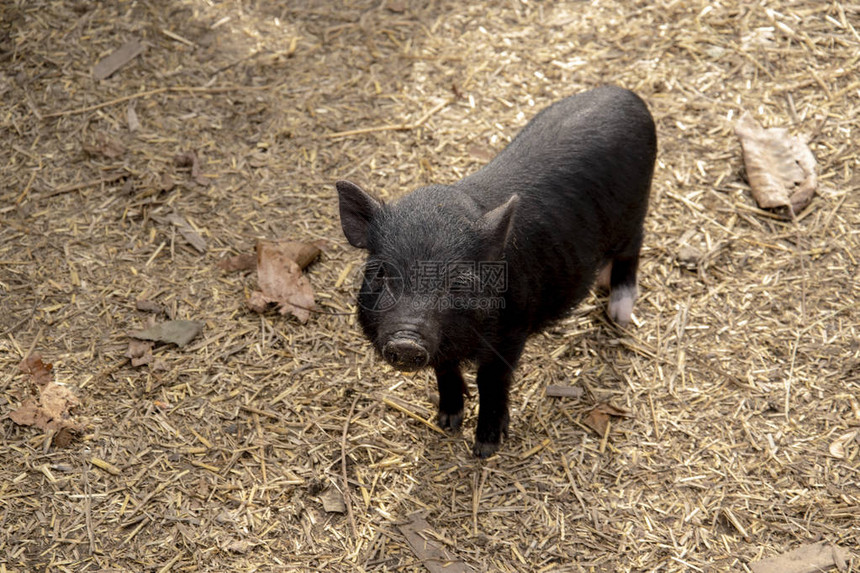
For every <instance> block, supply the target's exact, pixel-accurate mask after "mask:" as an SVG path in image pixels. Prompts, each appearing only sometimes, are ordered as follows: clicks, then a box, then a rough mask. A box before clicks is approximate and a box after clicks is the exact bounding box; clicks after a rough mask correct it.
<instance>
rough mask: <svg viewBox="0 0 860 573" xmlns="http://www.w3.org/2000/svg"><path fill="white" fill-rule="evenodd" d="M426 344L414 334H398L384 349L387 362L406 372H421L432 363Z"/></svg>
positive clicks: (395, 334) (404, 332)
mask: <svg viewBox="0 0 860 573" xmlns="http://www.w3.org/2000/svg"><path fill="white" fill-rule="evenodd" d="M425 346H426V345H425V344H424V342H423V341H422V340H421V339H420V338H419V337H418V336H417V335H416V334H414V333H412V332H407V331H401V332H396V333H394V335H392V337H391V338H390V339H389V340H388V342H386V343H385V346H383V347H382V357H383V358H384V359H385V361H386V362H388V363H389V364H391V365H392V366H394V367H395V368H397V369H398V370H402V371H404V372H413V371H415V370H419V369H421V368H423V367H425V366H427V363H428V362H429V361H430V353H429V352H427V348H426V347H425Z"/></svg>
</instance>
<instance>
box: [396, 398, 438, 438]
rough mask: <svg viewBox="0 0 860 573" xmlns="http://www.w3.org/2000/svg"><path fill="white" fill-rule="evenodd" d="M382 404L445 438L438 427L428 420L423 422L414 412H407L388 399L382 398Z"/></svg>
mask: <svg viewBox="0 0 860 573" xmlns="http://www.w3.org/2000/svg"><path fill="white" fill-rule="evenodd" d="M382 402H383V403H384V404H386V405H388V406H391V407H392V408H394V409H395V410H397V411H399V412H403V413H404V414H406V415H407V416H409V417H410V418H414V419H416V420H418V421H419V422H421V423H422V424H424V425H425V426H427V427H428V428H430V429H431V430H433V431H434V432H436V433H437V434H442V435H443V436H447V434H446V433H445V431H444V430H442V429H441V428H440V427H439V426H437V425H436V424H434V423H432V422H430V421H428V420H425V419H424V418H422V417H421V416H419V415H418V414H416V413H415V412H412V411H410V410H407V409H406V408H404V407H403V406H401V405H400V404H397V403H396V402H392V401H391V400H389V399H388V398H383V399H382Z"/></svg>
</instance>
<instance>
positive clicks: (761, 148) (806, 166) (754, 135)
mask: <svg viewBox="0 0 860 573" xmlns="http://www.w3.org/2000/svg"><path fill="white" fill-rule="evenodd" d="M735 134H736V135H737V136H738V139H740V142H741V147H742V148H743V152H744V164H745V165H746V170H747V178H748V179H749V184H750V188H751V190H752V195H753V197H754V198H755V200H756V203H758V205H759V207H761V208H762V209H772V208H776V207H788V208H789V209H791V212H792V213H795V214H796V213H799V212H800V211H801V210H803V208H804V207H806V206H807V205H808V204H809V203H810V201H812V197H813V196H814V195H815V189H816V187H817V186H818V180H817V177H816V174H815V166H816V163H815V156H813V155H812V151H810V149H809V146H808V145H807V143H806V141H804V140H803V139H801V138H800V137H796V136H792V135H790V134H789V133H788V130H787V129H785V128H781V127H773V128H769V129H764V128H762V127H761V126H760V125H759V124H758V122H757V121H756V120H755V119H753V117H752V116H751V115H750V114H748V113H744V114H743V115H742V116H741V118H740V119H739V120H738V121H737V122H736V123H735Z"/></svg>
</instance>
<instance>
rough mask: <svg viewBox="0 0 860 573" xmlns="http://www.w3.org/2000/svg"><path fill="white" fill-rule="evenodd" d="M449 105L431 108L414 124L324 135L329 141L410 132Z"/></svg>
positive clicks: (441, 104)
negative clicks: (354, 136) (378, 132)
mask: <svg viewBox="0 0 860 573" xmlns="http://www.w3.org/2000/svg"><path fill="white" fill-rule="evenodd" d="M450 103H451V100H445V101H443V102H442V103H440V104H438V105H437V106H435V107H433V108H432V109H431V110H430V111H428V112H427V113H425V114H424V115H422V116H421V117H420V118H419V119H418V121H416V122H414V123H401V124H400V125H377V126H374V127H362V128H359V129H350V130H348V131H338V132H337V133H329V134H328V135H326V137H327V138H329V139H335V138H337V137H348V136H350V135H362V134H365V133H374V132H377V131H410V130H413V129H417V128H419V127H421V126H422V125H424V123H425V122H426V121H427V120H428V119H430V118H431V117H432V116H433V115H434V114H436V113H437V112H439V111H440V110H441V109H442V108H444V107H446V106H447V105H448V104H450Z"/></svg>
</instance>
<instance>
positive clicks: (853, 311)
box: [0, 0, 860, 572]
mask: <svg viewBox="0 0 860 573" xmlns="http://www.w3.org/2000/svg"><path fill="white" fill-rule="evenodd" d="M419 4H420V5H421V7H419ZM424 4H425V3H418V2H415V3H413V2H405V1H401V0H382V1H379V0H368V1H365V0H357V1H351V2H343V3H334V2H332V3H322V2H312V1H310V0H300V1H295V2H262V1H259V2H257V1H248V2H239V1H230V2H212V1H203V0H183V1H169V0H147V1H144V2H130V1H129V2H126V1H123V2H119V1H117V2H84V1H71V0H69V1H57V0H53V1H48V0H27V1H23V0H22V1H12V2H9V1H7V2H3V3H2V4H0V95H2V98H0V129H2V141H3V145H0V297H2V302H0V414H2V416H3V418H2V422H0V423H2V426H0V427H2V433H3V438H2V442H0V571H15V572H25V571H75V572H79V571H292V570H308V571H310V570H316V571H376V570H390V571H423V570H426V568H432V567H437V566H438V564H439V563H438V562H435V561H433V560H432V559H426V554H427V551H429V550H430V549H432V548H433V547H435V548H437V549H439V550H441V551H444V552H445V553H446V554H447V557H448V558H450V559H453V560H454V562H453V563H452V564H451V565H450V566H449V569H447V570H448V571H463V570H473V571H658V570H659V571H746V570H748V568H749V567H750V564H751V563H753V562H755V561H756V560H759V559H762V558H764V557H769V556H774V555H778V554H781V553H783V552H785V551H788V550H791V549H793V548H796V547H798V546H801V545H803V544H806V543H811V542H815V541H826V542H829V543H832V544H833V545H835V546H838V547H841V548H843V549H846V550H849V551H853V552H854V553H853V557H849V559H848V561H847V562H846V563H845V567H846V568H850V570H852V571H857V570H858V554H857V551H856V550H857V547H858V546H860V519H858V515H860V443H858V439H857V438H856V437H855V438H854V439H850V433H851V432H855V434H854V436H856V430H857V429H858V427H859V426H860V344H858V335H860V282H858V263H860V193H858V189H860V171H858V169H860V163H858V155H857V141H858V133H860V73H858V63H860V60H858V59H860V36H858V33H859V32H860V5H858V4H856V3H848V2H832V1H829V0H828V1H821V0H805V1H802V0H801V1H790V2H766V1H763V2H756V3H750V2H731V1H728V2H709V1H705V0H647V1H645V0H641V1H640V0H636V1H628V0H599V1H598V0H594V1H593V2H581V1H580V2H537V1H534V0H532V1H528V2H526V1H525V0H491V1H487V2H476V3H473V2H455V1H449V0H441V1H437V2H430V3H426V4H429V5H428V6H424ZM132 39H138V40H139V41H140V42H141V43H142V44H143V46H144V48H145V49H144V51H143V53H142V54H140V55H139V56H137V57H136V58H134V59H132V60H131V61H130V62H128V63H127V64H125V65H124V66H122V67H121V68H120V69H119V70H118V71H117V72H116V73H114V74H113V75H112V76H110V77H108V78H106V79H102V80H96V79H94V76H93V67H94V66H95V64H96V63H97V62H99V61H100V60H102V59H103V58H105V57H107V56H109V55H110V54H111V53H113V52H114V51H115V50H117V49H118V48H119V47H120V46H122V45H123V44H124V43H126V42H127V41H129V40H132ZM606 83H614V84H619V85H622V86H625V87H628V88H631V89H633V90H635V91H637V92H638V93H639V94H641V95H642V97H643V98H644V99H645V100H646V101H647V102H648V104H649V106H650V108H651V110H652V112H653V114H654V117H655V119H656V122H657V126H658V135H659V140H660V152H659V159H658V166H657V172H656V176H655V181H654V189H653V196H652V202H651V210H650V214H649V217H648V221H647V238H646V242H645V247H644V250H643V261H642V272H641V277H640V282H641V284H640V286H641V292H642V296H641V298H640V300H639V302H638V305H637V308H636V313H635V314H636V322H635V324H634V325H632V326H631V328H629V329H628V330H624V331H622V330H619V329H617V328H616V327H614V326H611V325H610V324H608V323H607V321H606V319H605V318H604V317H605V315H604V307H605V300H604V299H602V298H600V297H598V296H597V295H595V296H592V297H590V298H589V299H587V300H586V301H585V302H584V304H582V305H581V306H580V307H579V308H578V309H577V310H576V312H575V313H574V314H573V315H572V316H571V318H569V319H567V320H566V321H564V322H562V323H560V324H558V325H557V326H555V327H553V328H552V329H551V330H550V331H548V332H546V333H545V334H542V335H539V336H535V337H534V338H533V339H531V340H530V342H529V344H528V347H527V352H526V355H525V356H524V358H523V360H522V362H521V364H520V367H519V369H518V371H517V381H516V384H515V390H514V393H513V397H512V403H513V412H512V423H511V435H510V437H509V438H508V439H507V440H506V441H505V443H504V444H503V447H502V449H501V451H500V453H499V454H498V455H496V456H494V457H492V458H491V459H489V460H487V461H479V460H476V459H474V458H473V457H472V456H471V454H470V444H471V440H472V436H473V432H474V423H475V418H476V416H475V409H476V401H475V400H474V399H472V400H470V401H469V405H468V407H467V420H466V423H465V429H464V432H463V434H462V435H460V436H454V437H450V436H445V435H442V434H440V433H439V432H438V431H435V429H434V427H433V426H432V424H431V423H426V422H424V421H422V419H423V420H432V416H433V413H434V405H433V394H434V385H435V382H434V380H433V378H432V375H431V373H429V372H420V373H418V374H417V375H404V374H400V373H397V372H395V371H394V370H392V369H391V368H389V367H388V366H386V365H385V364H383V363H382V362H381V360H380V359H379V358H378V357H376V356H374V354H373V353H372V352H371V350H370V347H369V345H368V343H367V342H366V341H365V340H364V339H363V338H362V337H361V335H360V333H359V331H358V327H357V324H356V321H355V318H354V315H353V312H354V309H355V307H354V302H353V301H354V289H355V283H354V280H353V278H352V277H353V274H354V273H355V271H356V269H358V268H359V267H360V265H361V260H362V253H361V252H359V251H357V250H356V249H353V248H351V247H349V246H348V244H347V243H346V241H345V239H344V238H343V235H342V233H341V230H340V225H339V221H338V216H337V205H336V195H335V192H334V186H333V183H334V181H335V180H337V179H339V178H349V179H351V180H353V181H355V182H357V183H359V184H362V185H363V186H365V187H367V188H368V189H369V190H371V191H373V192H375V193H377V194H378V195H379V196H382V197H384V198H396V197H398V196H401V195H402V194H404V193H406V192H407V191H408V190H409V189H411V188H413V187H415V186H417V185H420V184H423V183H426V182H430V181H436V182H451V181H454V180H456V179H457V178H459V177H462V176H463V175H465V174H467V173H469V172H471V171H472V170H474V169H476V168H478V167H479V166H480V165H482V164H483V163H484V162H486V161H487V159H488V158H489V157H491V156H492V154H493V153H495V152H496V151H498V150H499V149H501V148H502V147H503V146H504V145H505V143H506V142H507V141H509V139H510V138H511V137H512V136H513V135H514V134H515V133H516V131H517V129H518V128H519V127H521V126H522V125H524V124H525V122H526V121H527V120H528V119H529V118H530V117H532V116H533V115H534V114H535V113H536V112H537V111H538V110H539V109H540V108H541V107H542V106H544V105H546V104H548V103H550V102H552V101H554V100H556V99H558V98H561V97H563V96H565V95H568V94H572V93H575V92H578V91H581V90H584V89H587V88H590V87H593V86H596V85H600V84H606ZM744 110H746V111H749V112H751V113H752V114H753V115H754V117H755V118H756V119H758V120H759V121H760V122H762V123H763V124H765V125H768V126H777V125H778V126H784V127H788V128H789V129H790V130H791V131H792V132H793V133H802V134H806V135H808V136H810V138H811V140H810V147H811V149H812V151H813V153H814V154H815V156H816V158H817V161H818V169H819V171H818V173H819V191H818V196H817V197H816V198H815V200H814V201H813V203H812V204H811V205H810V206H809V207H808V208H807V209H805V210H804V211H803V212H802V213H801V214H800V215H799V217H797V219H796V220H786V219H785V218H782V217H780V216H777V215H774V214H772V213H770V212H763V211H760V210H758V209H757V208H756V207H755V205H754V202H753V200H752V199H751V197H750V194H749V188H748V185H747V183H746V179H745V172H744V167H743V161H742V157H741V151H740V146H739V144H738V141H737V138H736V137H735V135H734V132H733V122H734V120H736V119H737V118H738V117H739V116H740V114H741V112H743V111H744ZM394 127H399V128H400V129H393V128H394ZM344 132H347V133H344ZM189 152H194V153H196V155H197V157H198V160H199V166H198V168H197V169H193V171H194V172H193V173H192V168H191V167H189V165H190V161H184V162H183V161H177V160H176V156H177V155H178V154H186V153H189ZM171 216H173V217H174V218H173V219H171V218H170V217H171ZM177 217H178V218H179V219H181V220H184V221H186V222H188V224H189V225H190V226H191V227H192V228H193V229H196V231H197V233H198V234H199V235H200V236H201V237H203V238H204V239H205V241H206V243H207V245H206V248H205V250H204V251H203V252H202V253H201V252H200V251H199V250H197V249H195V248H193V247H192V246H191V245H190V244H189V242H188V240H187V239H186V238H185V236H186V234H187V233H186V234H183V232H181V231H180V228H179V227H177V226H176V225H174V224H173V223H172V222H171V221H176V220H178V219H177ZM258 238H269V239H276V238H292V239H297V240H302V241H314V240H319V239H323V240H325V242H326V246H325V248H324V251H323V254H322V256H321V257H320V259H319V260H318V261H317V262H315V263H313V264H312V265H311V266H310V267H308V269H307V274H308V277H309V280H310V282H311V283H312V285H313V287H314V289H315V291H316V300H317V304H318V309H319V311H320V312H318V313H315V314H314V315H313V316H312V317H311V319H310V320H309V321H308V322H307V323H306V324H301V323H299V322H298V321H297V320H295V319H293V318H285V317H282V316H280V315H279V314H278V313H277V312H276V311H271V312H268V313H266V314H263V315H259V314H255V313H253V312H251V311H250V310H248V308H247V306H246V299H247V296H248V294H249V293H250V292H251V291H252V290H254V289H255V288H256V275H255V273H253V272H247V271H246V272H234V273H226V272H224V271H222V270H220V269H219V268H218V267H217V263H218V261H219V260H220V259H222V258H223V257H226V256H231V255H235V254H238V253H247V252H252V251H253V246H254V244H255V241H256V239H258ZM140 300H143V301H149V302H150V303H156V304H157V305H160V306H161V308H162V309H163V311H162V312H156V313H154V312H152V310H153V309H155V310H157V308H155V305H152V304H149V305H146V304H144V305H143V306H141V308H143V309H144V310H140V309H139V307H138V301H140ZM153 314H156V315H157V320H158V321H163V320H166V319H167V317H173V318H182V319H194V320H200V321H205V326H204V328H203V331H202V333H201V334H200V335H199V336H198V337H197V338H196V339H195V340H193V341H192V342H191V343H190V344H188V345H187V346H185V347H182V348H178V347H176V346H174V345H163V346H160V347H156V349H155V359H156V360H155V361H154V362H153V363H151V364H149V365H143V366H137V367H135V366H132V364H131V362H130V360H129V359H128V358H127V357H126V351H127V349H128V346H129V338H128V337H127V333H128V332H129V331H132V330H135V329H139V328H141V327H142V326H144V325H145V324H146V323H147V320H149V318H150V317H151V316H153ZM31 352H38V353H40V354H41V355H42V357H43V359H44V361H45V362H49V363H52V364H53V372H52V374H53V376H54V377H55V380H56V381H57V382H59V383H62V384H64V385H66V386H67V387H69V388H71V389H72V390H73V391H74V393H75V394H76V395H77V396H78V398H79V399H80V401H81V406H80V407H79V408H78V409H77V419H78V420H79V421H80V422H82V423H83V424H84V425H85V428H84V429H83V431H82V432H81V434H80V435H79V436H77V437H76V438H75V439H74V440H73V441H72V442H71V443H70V444H69V445H68V446H66V447H58V446H56V445H52V440H51V436H50V435H48V434H46V433H45V432H43V431H42V430H39V429H36V428H34V427H31V426H22V425H18V424H16V423H14V422H13V421H12V420H11V419H10V418H9V417H8V414H9V413H10V412H12V411H13V410H14V409H16V408H17V407H18V406H19V405H20V404H21V403H22V402H23V401H25V400H26V399H27V398H28V397H29V396H32V395H33V394H34V393H35V389H34V388H33V387H32V384H31V382H30V380H29V378H28V376H25V375H24V374H23V373H22V372H21V371H20V370H19V368H18V365H19V363H20V362H21V361H22V359H23V358H24V357H25V356H27V355H29V354H30V353H31ZM473 382H474V378H472V377H470V378H469V383H470V385H473ZM551 384H554V385H567V386H572V387H574V388H577V389H579V390H575V391H574V393H576V392H578V391H581V394H580V395H579V396H578V397H567V398H556V397H548V396H547V395H546V393H545V391H546V388H547V387H548V386H549V385H551ZM472 390H473V393H474V390H475V389H474V386H473V388H472ZM603 402H609V403H611V404H613V405H615V406H618V407H621V408H624V409H627V410H629V411H630V413H631V414H632V417H630V418H614V419H613V420H612V423H611V426H610V430H609V433H608V435H607V436H604V437H601V436H599V435H597V434H595V433H593V432H592V431H591V430H590V429H589V428H588V427H587V426H586V425H585V423H584V420H585V413H586V412H587V411H588V410H590V409H591V408H592V407H594V406H595V405H596V404H599V403H603ZM846 435H849V438H844V439H843V440H842V441H841V442H840V441H839V440H840V438H841V437H843V436H846ZM834 443H835V444H836V445H835V446H834V447H833V448H831V446H833V445H834ZM839 444H842V451H840V450H839ZM831 449H832V450H833V451H831ZM344 462H345V463H344ZM344 478H346V481H345V479H344ZM343 500H345V501H346V505H345V506H343V505H340V504H339V502H342V501H343ZM339 505H340V507H338V506H339ZM416 513H418V514H420V515H421V516H422V517H423V519H424V520H426V526H423V527H424V530H423V533H422V534H421V535H423V536H424V537H425V538H426V539H428V540H429V541H431V542H432V544H433V547H429V546H428V548H426V549H422V548H421V547H420V544H417V545H416V547H412V546H410V545H409V543H408V542H407V534H409V532H410V529H409V527H408V526H410V524H411V526H412V527H413V528H414V527H422V525H421V523H420V521H419V522H415V521H414V519H415V518H414V515H415V514H416ZM416 523H417V525H416ZM404 525H407V527H404ZM412 537H413V538H414V535H413V536H412ZM422 558H425V559H426V560H425V562H422ZM852 560H853V561H852ZM434 570H446V569H438V568H437V569H434Z"/></svg>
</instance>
